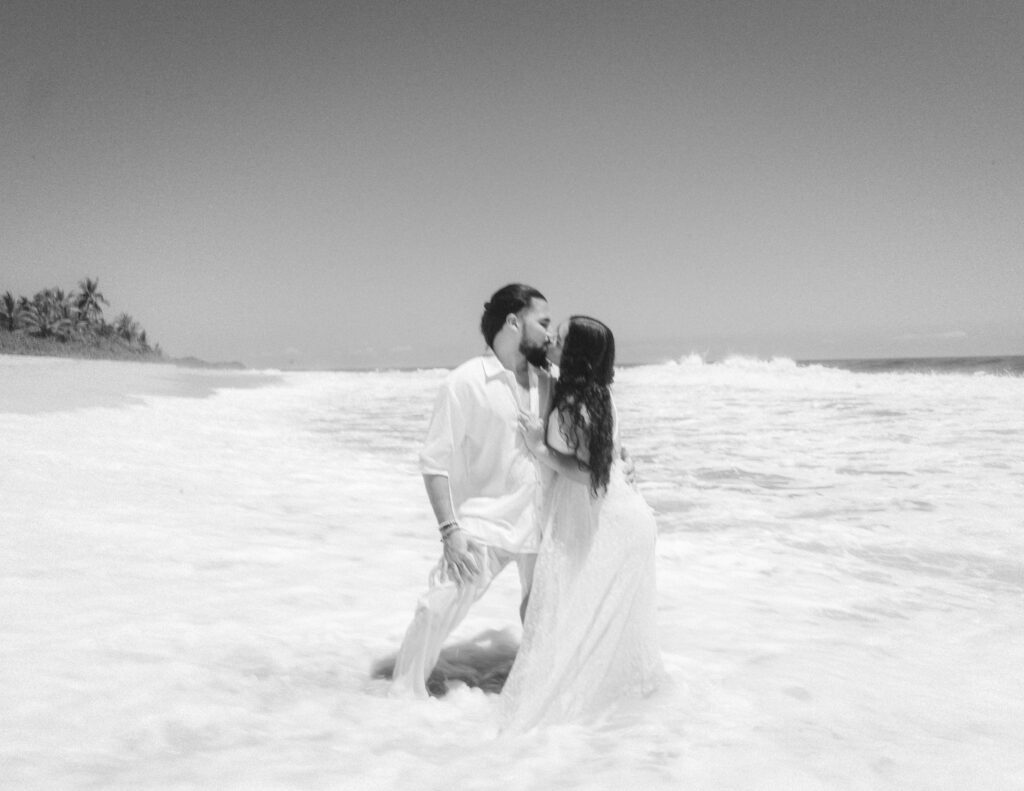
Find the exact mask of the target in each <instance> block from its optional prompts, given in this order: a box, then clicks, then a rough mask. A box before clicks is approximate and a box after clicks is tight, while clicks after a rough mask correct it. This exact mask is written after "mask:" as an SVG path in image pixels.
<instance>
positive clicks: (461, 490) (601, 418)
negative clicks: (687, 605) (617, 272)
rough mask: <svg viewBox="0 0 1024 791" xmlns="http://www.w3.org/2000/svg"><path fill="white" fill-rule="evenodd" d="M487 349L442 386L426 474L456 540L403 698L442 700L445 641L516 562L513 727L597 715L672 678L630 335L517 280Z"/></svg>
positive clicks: (488, 328)
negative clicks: (625, 398) (620, 345)
mask: <svg viewBox="0 0 1024 791" xmlns="http://www.w3.org/2000/svg"><path fill="white" fill-rule="evenodd" d="M480 331H481V332H482V333H483V336H484V340H485V342H486V344H487V351H486V352H485V353H484V354H483V355H482V356H480V357H474V358H473V359H471V360H468V361H466V362H465V363H463V364H462V365H460V366H459V367H457V368H456V369H455V370H453V371H452V372H451V373H450V374H449V375H448V377H447V378H446V379H445V381H444V383H443V384H442V385H441V388H440V391H439V392H438V395H437V399H436V401H435V403H434V411H433V415H432V417H431V420H430V425H429V428H428V430H427V438H426V441H425V443H424V446H423V449H422V451H421V452H420V456H419V463H420V471H421V472H422V474H423V480H424V483H425V485H426V490H427V496H428V497H429V499H430V505H431V507H432V509H433V512H434V516H435V517H436V519H437V527H438V530H439V532H440V538H441V542H442V554H441V558H440V560H439V562H438V564H437V566H436V567H435V568H434V570H433V572H432V573H431V575H430V579H429V588H428V590H427V591H426V593H424V594H423V596H422V597H421V598H420V599H419V601H418V604H417V607H416V612H415V616H414V617H413V621H412V623H411V624H410V625H409V628H408V630H407V631H406V634H405V638H404V640H403V641H402V646H401V648H400V649H399V651H398V654H397V656H396V658H395V666H394V671H393V676H392V683H391V688H390V694H392V695H395V696H413V697H426V696H427V687H426V682H427V679H428V677H429V676H430V673H431V671H432V670H433V668H434V666H435V664H436V663H437V661H438V658H439V656H440V653H441V646H442V644H443V643H444V641H445V639H446V638H447V637H448V636H449V635H450V634H451V632H452V631H453V630H454V629H455V628H456V627H457V626H458V625H459V623H461V622H462V620H463V619H464V618H465V616H466V614H467V613H468V612H469V609H470V607H471V606H472V605H473V603H474V602H476V601H477V600H478V599H479V598H480V597H481V596H482V595H483V594H484V592H485V591H486V590H487V588H488V587H489V586H490V584H491V581H492V580H493V579H494V578H495V576H496V575H497V574H498V573H499V572H501V570H502V569H504V568H505V567H506V566H507V565H508V564H509V563H511V562H514V563H515V564H516V566H517V568H518V570H519V579H520V583H521V589H522V598H521V605H520V617H521V618H522V620H523V636H522V641H521V643H520V646H519V651H518V654H517V655H516V658H515V662H514V663H513V665H512V669H511V671H510V673H509V676H508V679H507V681H506V682H505V686H504V688H503V690H502V701H501V708H502V728H503V730H504V731H505V732H513V733H514V732H523V731H526V730H529V729H531V728H534V727H536V726H538V725H541V724H545V725H546V724H555V723H564V722H586V721H591V720H593V719H595V718H597V717H598V716H600V715H602V714H605V713H607V712H608V711H610V710H611V709H612V708H613V707H614V706H615V704H617V703H619V702H621V701H623V700H626V699H630V698H635V697H637V696H646V695H648V694H650V693H651V692H652V691H653V690H654V689H655V688H656V687H657V685H658V683H659V681H660V680H661V679H662V677H663V676H664V670H663V667H662V662H661V654H660V651H659V649H658V639H657V625H656V617H655V595H656V591H655V554H654V546H655V538H656V533H657V528H656V525H655V521H654V516H653V514H652V512H651V510H650V508H649V507H648V506H647V504H646V503H645V502H644V500H643V498H642V497H641V496H640V494H639V493H638V492H637V491H636V489H635V488H634V487H633V486H632V485H631V483H630V480H631V477H632V464H631V462H630V460H629V457H628V455H627V454H626V452H625V450H624V449H623V448H622V445H621V442H620V440H619V425H618V416H617V412H616V409H615V403H614V401H613V399H612V394H611V385H612V380H613V378H614V374H615V338H614V336H613V335H612V331H611V330H610V329H609V328H608V327H607V326H606V325H605V324H603V323H602V322H600V321H598V320H597V319H594V318H590V317H588V316H572V317H570V318H569V319H568V320H566V321H564V322H562V323H560V324H558V325H557V327H555V328H554V330H553V325H552V320H551V313H550V310H549V307H548V302H547V299H546V298H545V297H544V295H543V294H541V293H540V292H539V291H538V290H537V289H535V288H531V287H530V286H526V285H523V284H520V283H514V284H511V285H508V286H505V287H504V288H501V289H499V290H498V291H496V292H495V293H494V294H493V296H491V298H490V300H489V301H488V302H487V303H485V305H484V312H483V316H482V317H481V319H480Z"/></svg>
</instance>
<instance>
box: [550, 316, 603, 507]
mask: <svg viewBox="0 0 1024 791" xmlns="http://www.w3.org/2000/svg"><path fill="white" fill-rule="evenodd" d="M614 378H615V336H614V335H613V334H612V331H611V330H610V329H608V327H607V325H605V324H604V323H602V322H600V321H598V320H597V319H593V318H591V317H590V316H572V317H570V318H569V330H568V332H567V333H566V336H565V340H564V345H563V347H562V360H561V362H560V363H559V374H558V381H557V382H556V383H555V394H554V399H553V408H554V409H557V410H558V412H559V415H560V416H561V418H562V429H561V432H562V437H563V438H564V439H565V442H566V444H567V445H568V446H569V447H570V448H571V449H572V450H573V451H577V450H578V449H579V447H580V445H581V444H582V445H583V446H584V447H585V448H586V449H587V451H588V452H589V454H590V463H589V466H590V490H591V491H592V492H593V494H594V496H597V495H598V494H600V492H601V491H602V490H606V489H607V488H608V481H609V479H610V477H611V469H612V461H613V459H614V455H615V447H614V445H615V425H614V424H615V417H614V414H613V412H612V396H611V391H610V390H609V387H610V386H611V383H612V380H613V379H614ZM579 464H580V469H585V468H586V466H587V465H585V464H584V463H583V462H582V461H580V462H579Z"/></svg>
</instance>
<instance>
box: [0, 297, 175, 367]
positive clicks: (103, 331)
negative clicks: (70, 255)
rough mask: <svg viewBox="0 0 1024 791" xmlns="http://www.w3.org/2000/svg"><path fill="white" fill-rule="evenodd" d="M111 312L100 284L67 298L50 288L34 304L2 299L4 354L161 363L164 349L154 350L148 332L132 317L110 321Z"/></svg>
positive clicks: (0, 338)
mask: <svg viewBox="0 0 1024 791" xmlns="http://www.w3.org/2000/svg"><path fill="white" fill-rule="evenodd" d="M104 305H106V306H108V307H109V305H110V303H109V302H107V299H106V297H105V296H104V295H103V294H102V293H101V292H100V290H99V279H98V278H89V277H87V278H85V279H84V280H81V281H79V283H78V289H77V290H75V291H71V292H70V293H65V292H64V290H63V289H61V288H45V289H43V290H42V291H39V292H37V293H36V294H35V296H33V297H32V298H31V299H30V298H28V297H23V296H19V297H15V296H14V295H13V294H12V293H11V292H10V291H7V292H5V293H3V294H2V295H0V354H35V355H46V356H56V357H91V358H96V359H110V360H147V361H162V360H163V359H164V353H163V351H162V350H161V349H160V344H156V345H154V346H151V345H150V343H149V339H148V338H147V337H146V331H145V330H144V329H143V328H142V327H141V326H140V325H139V323H138V322H137V321H136V320H135V319H134V318H132V317H131V316H130V315H129V314H127V313H120V314H118V315H117V317H116V318H115V319H114V320H113V322H109V321H107V319H106V317H104V315H103V306H104Z"/></svg>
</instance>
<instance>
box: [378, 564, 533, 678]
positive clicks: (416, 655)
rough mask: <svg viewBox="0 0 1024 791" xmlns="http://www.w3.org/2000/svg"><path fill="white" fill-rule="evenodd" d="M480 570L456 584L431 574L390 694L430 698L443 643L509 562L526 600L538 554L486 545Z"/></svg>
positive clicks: (398, 660) (404, 642) (404, 643)
mask: <svg viewBox="0 0 1024 791" xmlns="http://www.w3.org/2000/svg"><path fill="white" fill-rule="evenodd" d="M484 554H485V557H484V564H483V569H481V572H480V573H479V574H477V575H476V577H474V578H473V579H472V580H471V581H469V582H467V583H464V584H463V585H456V584H455V583H454V582H452V581H450V580H447V581H444V582H441V581H440V580H439V575H438V574H436V573H434V574H431V578H430V589H429V590H428V591H427V592H426V593H425V594H423V596H421V597H420V599H419V602H418V603H417V605H416V614H415V616H414V617H413V619H412V623H411V624H409V628H408V629H407V630H406V632H405V638H404V639H403V640H402V647H401V648H399V649H398V656H397V657H395V671H394V676H393V678H392V682H391V689H390V690H389V694H390V695H392V696H395V697H409V696H412V697H417V698H425V697H427V683H426V682H427V679H428V678H429V677H430V672H431V671H432V670H433V669H434V665H436V664H437V659H438V657H439V656H440V655H441V646H442V645H443V644H444V641H445V640H446V639H448V635H450V634H451V633H452V632H453V631H454V630H455V627H457V626H458V625H459V624H460V623H462V620H463V619H464V618H465V617H466V614H467V613H468V612H469V610H470V608H471V607H472V606H473V603H474V602H476V600H477V599H479V598H480V597H481V596H483V595H484V593H485V592H486V591H487V589H488V588H489V587H490V585H491V582H492V581H493V580H494V578H495V577H496V576H498V574H499V573H500V572H501V570H502V569H504V568H505V566H507V565H508V564H509V563H510V562H512V561H515V564H516V566H518V568H519V582H520V585H521V586H522V598H523V601H524V602H525V600H526V598H527V596H529V593H530V585H531V583H532V582H533V567H534V565H536V562H537V555H536V554H535V553H529V554H517V553H513V552H508V551H507V550H504V549H498V548H496V547H488V546H485V547H484Z"/></svg>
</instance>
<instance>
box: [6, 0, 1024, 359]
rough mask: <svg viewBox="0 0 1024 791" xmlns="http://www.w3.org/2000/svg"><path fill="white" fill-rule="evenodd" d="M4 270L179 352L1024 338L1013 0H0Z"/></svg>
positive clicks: (209, 355) (1020, 72) (373, 354)
mask: <svg viewBox="0 0 1024 791" xmlns="http://www.w3.org/2000/svg"><path fill="white" fill-rule="evenodd" d="M0 74H2V83H0V190H2V195H0V199H2V200H0V292H2V291H5V290H8V289H9V290H11V291H13V292H14V293H15V294H16V295H17V294H25V295H27V296H30V295H31V294H32V293H34V292H35V291H37V290H39V289H41V288H43V287H46V286H55V285H59V286H62V287H64V288H65V289H71V288H73V287H74V286H75V284H76V283H77V282H78V280H80V279H81V278H83V277H85V276H91V277H99V279H100V286H101V291H103V292H104V293H105V294H106V295H107V298H108V299H109V300H110V301H111V303H112V305H111V307H110V308H108V310H107V313H108V315H110V316H111V318H112V317H113V316H112V314H116V313H118V312H121V311H127V312H129V313H131V314H132V315H133V316H134V317H135V318H136V319H137V320H138V321H139V322H140V323H141V325H142V326H143V327H144V328H145V329H146V330H147V333H148V336H149V338H150V339H151V340H154V341H158V342H159V343H160V344H161V345H162V347H163V348H164V350H165V351H166V352H168V353H170V354H172V355H175V356H182V355H196V356H199V357H203V358H205V359H209V360H241V361H244V362H245V363H247V364H249V365H252V366H258V367H264V366H293V367H343V366H377V365H435V364H453V363H457V362H458V361H460V360H461V359H463V358H465V357H467V356H470V355H472V354H474V353H476V352H478V351H479V349H480V348H481V346H482V341H481V340H480V336H479V333H478V330H477V324H478V321H479V314H480V311H481V309H482V304H483V302H484V301H485V300H486V299H487V297H488V296H489V295H490V293H491V292H492V291H493V290H494V289H496V288H498V287H500V286H502V285H504V284H505V283H507V282H510V281H517V280H521V281H526V282H528V283H530V284H532V285H535V286H536V287H538V288H540V290H541V291H543V292H545V294H546V295H547V296H548V298H549V300H550V303H551V307H552V310H553V311H554V313H555V315H556V316H566V315H568V314H569V313H572V312H588V313H591V314H593V315H596V316H598V317H600V318H602V319H604V320H605V321H606V322H607V323H608V324H610V325H611V326H612V328H613V329H614V330H615V331H616V335H617V338H618V340H619V345H620V349H621V352H620V359H621V360H622V361H624V362H629V361H645V360H659V359H667V358H672V357H679V356H682V355H685V354H687V353H688V352H691V351H698V352H708V353H710V354H711V355H713V356H721V355H723V354H727V353H746V354H758V355H761V356H767V355H786V356H790V357H796V358H820V357H861V356H919V355H961V354H1008V353H1018V354H1021V353H1024V3H1022V2H1020V0H1007V1H1006V2H990V1H989V0H963V2H946V1H944V0H920V1H915V2H869V1H868V0H849V1H848V2H830V1H829V0H806V1H804V0H771V1H768V0H765V1H764V2H728V0H720V1H719V2H711V1H708V2H704V1H699V2H698V1H694V2H686V1H685V0H679V1H678V2H583V0H578V1H577V2H542V3H534V2H486V1H485V0H476V1H475V2H429V1H426V0H412V1H410V2H386V1H383V2H298V1H296V0H289V2H281V3H261V2H251V3H249V2H212V1H210V2H205V1H204V2H168V1H167V0H162V1H161V2H140V1H139V0H133V1H132V2H102V0H94V1H93V2H66V3H53V2H45V0H29V1H27V2H22V1H21V0H18V1H16V2H12V1H11V0H4V2H3V3H2V4H0Z"/></svg>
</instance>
